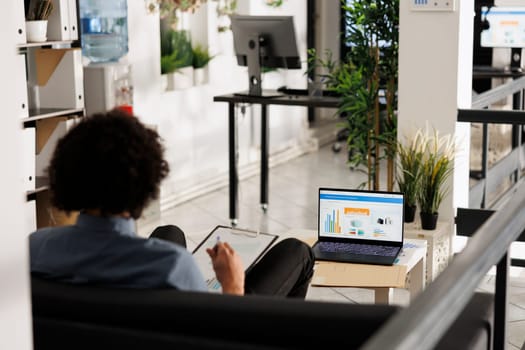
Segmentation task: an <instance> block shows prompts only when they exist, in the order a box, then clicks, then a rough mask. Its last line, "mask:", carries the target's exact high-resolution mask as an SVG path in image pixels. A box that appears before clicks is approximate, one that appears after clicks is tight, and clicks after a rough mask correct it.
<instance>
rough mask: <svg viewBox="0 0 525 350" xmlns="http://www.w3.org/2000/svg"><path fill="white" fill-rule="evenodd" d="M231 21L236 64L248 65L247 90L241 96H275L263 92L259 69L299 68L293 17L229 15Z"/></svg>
mask: <svg viewBox="0 0 525 350" xmlns="http://www.w3.org/2000/svg"><path fill="white" fill-rule="evenodd" d="M231 23H232V32H233V45H234V49H235V55H236V56H237V63H238V64H239V65H241V66H248V80H249V89H248V92H247V93H246V94H245V95H248V96H266V97H272V96H276V95H278V94H277V93H276V92H275V91H271V92H267V91H263V89H262V86H261V70H262V67H265V68H286V69H300V68H301V60H300V58H299V52H298V50H297V42H296V39H295V30H294V24H293V17H292V16H241V15H233V16H232V17H231Z"/></svg>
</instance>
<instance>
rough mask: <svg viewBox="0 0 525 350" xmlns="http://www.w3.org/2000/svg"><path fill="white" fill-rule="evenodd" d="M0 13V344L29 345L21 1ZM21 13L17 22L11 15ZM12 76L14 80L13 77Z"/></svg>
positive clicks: (22, 349)
mask: <svg viewBox="0 0 525 350" xmlns="http://www.w3.org/2000/svg"><path fill="white" fill-rule="evenodd" d="M2 5H3V6H2V12H1V14H0V43H1V45H2V54H1V56H0V77H2V83H1V84H0V106H2V111H1V122H0V140H1V147H0V159H1V160H2V163H3V166H2V176H1V181H0V193H1V194H2V196H1V197H0V222H1V223H2V228H1V230H0V281H1V285H2V286H1V287H0V349H16V350H19V349H20V350H29V349H32V342H33V336H32V332H31V329H32V324H31V303H30V298H29V266H28V263H29V261H28V244H27V235H28V232H27V225H26V224H25V223H24V222H25V220H26V218H24V214H25V212H26V210H25V206H24V201H25V192H24V184H23V180H22V168H21V161H20V159H21V156H22V152H23V150H25V149H26V148H24V147H22V123H21V121H20V119H19V115H20V111H19V109H20V108H19V105H18V104H17V102H16V101H17V100H18V101H20V99H19V98H18V97H19V96H17V95H16V86H18V82H20V80H25V76H17V74H16V69H13V67H16V65H17V61H16V38H15V36H16V35H15V34H16V33H17V31H18V28H19V27H20V26H23V7H24V6H23V1H5V2H3V3H2ZM20 18H22V23H21V24H20V23H17V21H18V20H19V19H20ZM15 82H16V83H15Z"/></svg>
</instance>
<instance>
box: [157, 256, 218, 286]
mask: <svg viewBox="0 0 525 350" xmlns="http://www.w3.org/2000/svg"><path fill="white" fill-rule="evenodd" d="M167 279H168V280H167V281H166V282H167V284H168V285H170V286H173V287H175V288H177V289H179V290H185V291H200V292H207V291H208V287H207V286H206V282H205V281H204V277H203V276H202V273H201V271H200V270H199V267H198V266H197V263H196V262H195V259H193V256H192V255H191V254H190V253H189V252H188V251H185V250H184V251H182V252H179V254H178V257H177V259H176V260H175V261H174V263H173V266H172V268H171V270H170V272H169V273H168V276H167Z"/></svg>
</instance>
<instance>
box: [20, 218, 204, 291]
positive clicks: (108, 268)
mask: <svg viewBox="0 0 525 350" xmlns="http://www.w3.org/2000/svg"><path fill="white" fill-rule="evenodd" d="M134 227H135V222H134V220H133V219H126V218H121V217H111V218H104V217H97V216H91V215H87V214H84V213H81V214H80V215H79V216H78V219H77V222H76V224H75V225H72V226H63V227H47V228H43V229H40V230H37V231H36V232H33V233H32V234H31V235H30V237H29V243H30V257H31V272H32V273H36V274H38V275H40V276H43V277H45V278H49V279H53V280H59V281H65V282H70V283H90V284H101V285H106V286H118V287H131V288H162V287H174V288H177V289H180V290H192V291H207V288H206V283H205V281H204V278H203V276H202V274H201V272H200V271H199V268H198V267H197V265H196V263H195V260H194V259H193V256H192V255H191V254H190V253H189V252H188V251H187V250H186V249H185V248H184V247H182V246H179V245H177V244H174V243H171V242H167V241H164V240H161V239H156V238H149V239H145V238H142V237H139V236H137V235H136V234H135V232H134Z"/></svg>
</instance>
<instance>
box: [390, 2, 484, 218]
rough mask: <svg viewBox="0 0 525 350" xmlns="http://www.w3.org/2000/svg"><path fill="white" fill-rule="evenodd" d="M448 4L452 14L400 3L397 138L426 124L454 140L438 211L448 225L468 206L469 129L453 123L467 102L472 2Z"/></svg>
mask: <svg viewBox="0 0 525 350" xmlns="http://www.w3.org/2000/svg"><path fill="white" fill-rule="evenodd" d="M451 1H453V2H455V9H454V11H414V10H413V8H412V6H413V5H412V3H413V1H400V30H399V36H400V38H399V90H398V93H399V105H398V106H399V117H398V130H399V131H398V138H401V137H403V135H406V134H407V133H410V132H411V131H413V130H414V129H415V128H424V127H425V123H426V122H427V121H428V123H429V125H430V126H431V127H434V128H435V129H437V130H438V131H439V133H440V134H441V135H443V134H455V135H456V136H457V139H458V140H459V145H458V153H457V156H456V158H455V162H454V176H453V178H452V179H450V181H449V184H450V185H449V186H450V193H449V195H448V196H447V197H446V198H445V199H444V200H443V202H442V204H441V207H440V210H439V217H440V220H448V221H450V222H451V223H452V222H453V218H454V215H455V208H457V207H468V192H469V153H470V149H469V147H470V125H469V124H465V123H457V121H456V120H457V109H458V108H470V106H471V100H472V50H473V49H472V48H473V20H474V0H451ZM451 227H453V226H451Z"/></svg>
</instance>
